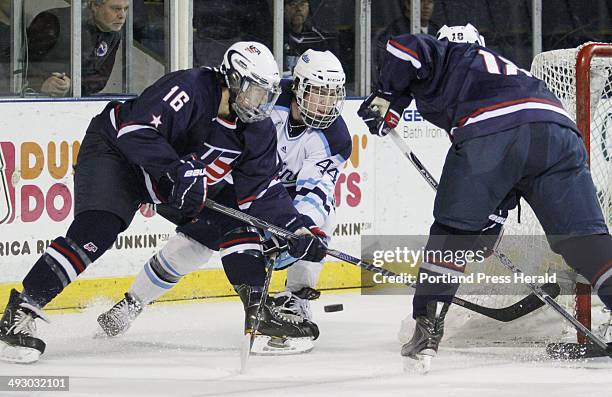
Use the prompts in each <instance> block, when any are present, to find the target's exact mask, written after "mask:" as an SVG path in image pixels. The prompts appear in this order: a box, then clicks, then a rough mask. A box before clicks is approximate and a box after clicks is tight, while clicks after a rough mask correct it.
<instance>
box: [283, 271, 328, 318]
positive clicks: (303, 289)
mask: <svg viewBox="0 0 612 397" xmlns="http://www.w3.org/2000/svg"><path fill="white" fill-rule="evenodd" d="M321 269H323V262H307V261H297V262H295V263H294V264H293V265H291V266H290V267H289V268H288V269H287V283H286V286H285V291H283V292H280V293H278V294H276V295H275V296H274V302H275V304H276V305H278V306H279V307H282V308H283V310H286V311H287V312H288V313H295V314H297V315H299V316H302V317H304V318H306V319H308V320H310V321H313V318H312V310H311V309H310V301H311V300H315V299H318V298H319V296H321V292H319V291H318V290H317V289H316V286H317V281H318V280H319V274H321Z"/></svg>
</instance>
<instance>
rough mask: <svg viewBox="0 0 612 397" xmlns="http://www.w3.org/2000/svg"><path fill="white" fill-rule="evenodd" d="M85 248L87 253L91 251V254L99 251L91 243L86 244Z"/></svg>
mask: <svg viewBox="0 0 612 397" xmlns="http://www.w3.org/2000/svg"><path fill="white" fill-rule="evenodd" d="M83 248H85V251H89V252H96V251H98V247H97V246H96V245H95V244H94V243H92V242H91V241H90V242H89V243H87V244H85V245H84V246H83Z"/></svg>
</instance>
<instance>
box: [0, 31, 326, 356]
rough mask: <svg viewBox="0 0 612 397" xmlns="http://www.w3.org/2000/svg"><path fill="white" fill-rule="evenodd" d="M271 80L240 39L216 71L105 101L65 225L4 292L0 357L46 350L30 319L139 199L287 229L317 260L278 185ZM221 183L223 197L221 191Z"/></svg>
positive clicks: (110, 237) (253, 49)
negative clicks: (16, 286)
mask: <svg viewBox="0 0 612 397" xmlns="http://www.w3.org/2000/svg"><path fill="white" fill-rule="evenodd" d="M279 82H280V75H279V72H278V67H277V65H276V61H275V60H274V57H273V56H272V54H271V52H270V51H269V50H268V49H267V48H266V47H265V46H264V45H262V44H260V43H255V42H239V43H236V44H234V45H233V46H231V47H230V48H229V49H228V51H227V53H226V56H225V62H224V65H223V67H222V68H221V70H220V71H217V70H213V69H207V68H198V69H190V70H183V71H178V72H173V73H170V74H167V75H166V76H164V77H162V78H161V79H159V80H158V81H157V82H155V83H154V84H153V85H151V86H150V87H149V88H147V89H146V90H145V91H144V92H143V93H142V94H141V95H140V96H139V97H137V98H135V99H132V100H128V101H126V102H125V103H118V102H112V103H110V104H109V105H108V106H106V108H105V109H104V110H103V111H102V113H100V114H99V115H97V116H96V117H94V119H93V120H92V121H91V124H90V125H89V127H88V129H87V132H86V134H85V138H84V139H83V142H82V145H81V148H80V152H79V156H78V159H77V166H76V173H75V218H74V221H73V222H72V224H71V225H70V228H69V229H68V231H67V233H66V235H65V236H63V237H58V238H56V239H55V240H53V242H52V243H51V245H50V247H49V248H48V249H47V251H46V252H45V253H44V254H43V255H42V256H41V257H40V259H39V260H38V261H37V262H36V263H35V264H34V266H33V267H32V269H31V270H30V271H29V273H28V274H27V275H26V277H25V279H24V280H23V291H22V292H21V293H19V292H18V291H16V290H13V291H12V292H11V295H10V298H9V302H8V304H7V307H6V309H5V310H4V315H3V317H2V320H1V322H0V359H2V360H5V361H12V362H20V363H28V362H34V361H37V360H38V359H39V357H40V355H41V354H42V353H43V352H44V349H45V343H44V342H43V341H42V340H40V339H39V338H38V337H37V336H36V334H35V319H37V318H41V319H45V315H44V313H43V310H42V308H43V307H44V306H45V305H46V304H48V303H49V302H50V301H51V300H52V299H53V298H55V297H56V296H57V295H58V294H60V293H61V292H62V290H63V289H64V288H65V287H66V286H67V285H68V284H70V283H71V282H72V281H74V280H75V279H76V278H77V277H78V276H79V275H80V274H81V273H82V272H83V271H85V270H86V268H87V267H88V266H89V265H90V264H91V263H92V262H94V261H95V260H97V259H98V258H99V257H100V256H101V255H102V254H103V253H104V252H105V251H106V250H108V249H109V248H110V247H111V245H112V244H113V242H114V241H115V239H116V237H117V235H118V233H120V232H122V231H123V230H125V229H126V228H127V227H128V226H129V225H130V223H131V221H132V219H133V216H134V213H135V212H136V211H137V209H138V207H139V205H141V204H142V203H156V204H165V205H167V206H169V207H172V208H173V209H175V210H177V211H178V212H179V213H180V215H181V216H184V217H187V218H192V217H195V216H198V215H199V214H200V213H203V212H202V209H203V207H204V202H205V199H206V197H207V195H208V197H213V198H215V199H218V200H220V201H222V202H223V203H225V204H226V205H231V206H234V207H235V208H238V207H240V209H243V210H245V211H247V212H249V213H250V214H252V215H254V216H257V217H262V218H265V219H267V220H269V221H271V222H274V223H276V224H278V225H284V226H286V227H288V228H290V229H292V230H295V231H296V233H298V234H301V237H300V238H299V239H297V240H296V241H295V242H294V243H291V244H290V245H289V251H290V252H292V254H293V255H294V256H297V257H303V258H305V259H306V258H309V259H311V260H321V259H322V258H323V256H324V255H325V245H324V244H323V243H322V242H321V241H320V240H319V239H318V238H316V237H315V236H313V235H312V234H311V233H310V232H309V231H308V229H306V228H305V227H304V223H303V221H302V217H301V215H300V214H299V213H298V212H297V211H296V209H295V207H294V206H293V205H292V201H291V198H290V197H289V195H288V194H287V191H286V190H285V189H284V188H283V187H282V185H281V184H280V183H279V182H278V181H277V174H278V163H277V158H276V135H275V134H274V127H273V125H272V123H271V121H270V119H269V115H270V112H271V110H272V106H273V105H274V103H275V101H276V100H277V98H278V95H279V93H280V90H279ZM228 180H232V181H233V189H232V194H230V195H228V194H224V192H223V191H224V190H227V189H224V188H225V187H226V185H227V182H228ZM203 219H207V217H206V216H203ZM213 221H214V219H213ZM209 238H210V239H211V240H214V239H215V238H216V235H215V234H214V233H213V234H212V235H211V236H210V237H209ZM211 244H212V243H211ZM262 272H263V269H262ZM262 277H263V276H262Z"/></svg>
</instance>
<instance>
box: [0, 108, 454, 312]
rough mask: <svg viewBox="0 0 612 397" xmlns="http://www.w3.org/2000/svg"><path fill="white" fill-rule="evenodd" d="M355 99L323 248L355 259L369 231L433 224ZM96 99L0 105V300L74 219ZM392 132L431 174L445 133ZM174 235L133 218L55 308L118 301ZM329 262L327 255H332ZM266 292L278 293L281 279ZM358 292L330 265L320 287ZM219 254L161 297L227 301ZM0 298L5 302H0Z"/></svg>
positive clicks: (154, 220)
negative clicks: (349, 144) (330, 232)
mask: <svg viewBox="0 0 612 397" xmlns="http://www.w3.org/2000/svg"><path fill="white" fill-rule="evenodd" d="M360 102H361V100H358V99H355V100H348V101H347V103H346V105H345V107H344V111H343V116H344V118H345V120H346V122H347V125H348V127H349V131H350V133H351V135H352V138H353V153H352V155H351V158H350V159H349V161H348V162H347V164H346V166H345V167H344V168H343V169H342V170H341V174H340V176H339V178H338V183H337V187H336V201H337V207H338V211H337V216H336V221H337V224H338V227H337V229H336V231H335V232H334V236H333V240H332V243H331V246H332V247H333V248H335V249H339V250H342V251H345V252H348V253H349V254H352V255H355V256H359V255H360V245H361V244H360V242H361V241H360V238H361V236H362V235H367V234H370V235H371V234H379V235H380V234H426V233H427V231H428V229H429V225H430V224H431V221H432V216H431V212H432V207H433V197H434V195H433V192H432V191H431V190H430V188H429V187H428V186H427V185H426V184H425V183H424V182H423V181H422V180H421V179H420V176H419V175H418V174H417V173H416V172H415V171H414V170H413V169H412V167H411V166H410V164H409V163H408V162H407V161H406V160H405V159H404V158H403V157H402V156H401V154H400V153H399V151H398V150H397V149H396V148H395V146H394V145H393V144H392V142H391V141H390V140H389V139H379V138H375V137H372V136H371V135H369V134H368V132H367V129H366V127H365V125H364V124H363V123H362V122H361V120H360V119H359V118H358V117H357V115H356V110H357V108H358V106H359V104H360ZM106 103H107V102H106V100H97V101H85V100H83V101H72V100H71V101H43V102H32V101H8V102H2V103H1V105H0V170H1V172H0V175H1V180H0V266H1V269H2V271H1V272H0V296H2V297H5V296H8V291H9V290H10V288H12V287H13V286H16V285H17V286H18V285H19V281H20V280H21V279H22V278H23V277H24V276H25V274H26V273H27V272H28V270H29V269H30V267H31V266H32V264H33V263H34V262H35V261H36V259H37V258H38V257H39V256H40V255H41V254H42V253H43V252H44V251H45V249H46V247H47V246H48V244H49V243H50V241H51V240H52V239H54V238H55V237H57V236H58V235H63V234H64V233H65V231H66V230H67V228H68V226H69V225H70V222H71V220H72V218H73V206H74V202H73V194H72V192H73V183H72V178H73V165H74V164H75V162H76V158H77V154H78V150H79V146H80V145H79V142H80V140H81V139H82V137H83V134H84V132H85V130H86V128H87V125H88V124H89V120H90V119H91V118H92V117H93V116H94V115H95V114H97V113H98V112H100V111H101V110H102V109H103V108H104V106H105V105H106ZM399 130H400V131H401V132H403V134H404V137H405V138H407V139H409V142H410V145H411V147H412V148H413V150H414V151H415V152H417V153H418V155H419V157H420V158H421V159H422V161H423V162H424V163H425V164H426V165H427V167H428V168H429V170H430V171H431V172H432V173H433V174H434V175H436V176H439V174H440V171H441V166H442V163H443V159H444V154H445V152H446V150H447V148H448V140H447V138H446V134H445V133H444V131H441V130H440V129H438V128H436V127H434V126H432V125H431V124H429V123H426V122H424V121H422V119H421V118H420V115H419V114H418V112H417V111H416V110H415V109H414V108H413V107H411V108H409V109H407V110H406V111H405V112H404V124H403V125H401V126H400V128H399ZM173 233H174V231H173V226H172V225H171V224H170V223H169V222H167V221H165V220H163V219H161V218H160V217H158V216H153V217H150V216H149V214H146V213H140V214H137V215H136V217H135V219H134V222H133V223H132V225H131V226H130V227H129V229H128V230H126V231H125V232H124V233H123V234H122V235H121V236H120V237H119V238H118V240H117V241H116V243H115V245H114V247H113V248H112V249H111V250H110V251H108V252H107V253H106V254H105V255H104V256H103V257H102V258H101V259H100V260H99V261H98V262H96V263H95V264H94V265H92V266H91V267H90V268H88V269H87V270H86V272H85V273H84V274H83V275H82V276H81V277H80V278H79V280H77V282H75V283H73V285H71V286H70V287H69V288H67V290H66V291H65V292H64V293H63V294H62V295H61V296H60V297H58V299H57V300H56V301H54V302H53V304H52V305H53V307H54V308H70V307H80V306H83V305H85V304H86V303H87V302H88V301H90V300H91V299H94V298H95V297H98V296H108V297H112V298H116V297H118V296H120V295H121V294H122V292H123V291H125V290H126V288H127V287H128V286H129V285H130V283H131V281H132V279H133V278H132V276H133V275H135V274H136V273H137V272H138V271H139V270H140V269H141V268H142V265H143V264H144V263H145V261H146V260H147V259H148V258H149V257H150V256H151V255H152V254H154V253H155V252H156V251H157V250H158V249H159V248H161V247H162V246H163V245H164V243H165V241H166V240H167V239H168V237H169V236H171V235H172V234H173ZM330 259H331V258H330ZM279 273H280V274H278V275H277V276H276V277H275V284H274V285H273V288H277V289H279V288H281V287H282V285H283V274H282V272H279ZM359 285H360V280H359V271H358V269H357V268H356V267H354V266H351V265H348V264H342V263H339V262H328V263H326V266H325V268H324V270H323V273H322V277H321V279H320V285H319V287H320V288H322V289H337V288H351V287H358V286H359ZM231 294H232V290H231V287H230V285H229V284H228V282H227V280H226V279H225V275H224V274H223V272H222V269H221V265H220V261H219V259H218V257H216V256H215V257H213V259H212V260H211V261H210V262H209V263H208V264H206V265H205V266H204V267H203V268H202V270H200V271H198V272H196V273H194V274H192V275H191V276H190V277H186V278H185V279H184V280H182V281H181V283H180V284H179V286H178V287H177V288H175V290H173V291H171V292H170V293H169V294H167V295H165V296H164V298H163V299H166V300H179V299H192V298H205V297H219V296H227V295H231ZM3 299H4V298H3Z"/></svg>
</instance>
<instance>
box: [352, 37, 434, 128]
mask: <svg viewBox="0 0 612 397" xmlns="http://www.w3.org/2000/svg"><path fill="white" fill-rule="evenodd" d="M432 40H435V39H433V38H429V37H424V35H410V34H408V35H400V36H396V37H393V38H391V39H389V41H387V43H386V48H385V58H384V63H383V66H382V68H381V71H380V76H379V79H378V83H377V85H376V87H377V88H376V90H375V91H374V92H373V93H372V94H370V96H368V97H367V98H366V100H365V101H364V102H363V103H362V104H361V106H360V108H359V111H358V112H357V113H358V115H359V116H360V117H361V118H362V119H363V120H364V122H365V123H366V124H367V126H368V128H369V130H370V132H371V133H372V134H375V135H380V136H384V135H386V133H387V132H386V129H387V128H389V129H393V128H395V127H396V126H397V124H398V123H399V120H400V117H401V115H402V112H403V110H404V109H405V108H406V107H408V106H409V105H410V102H411V101H412V91H411V85H412V83H413V82H414V81H415V80H425V79H427V78H428V77H429V74H430V69H431V66H430V65H431V64H432V61H431V59H432V57H435V49H436V45H435V43H434V42H432Z"/></svg>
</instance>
